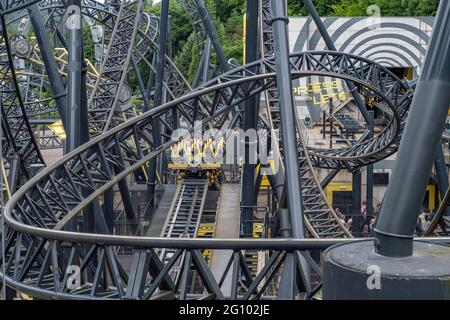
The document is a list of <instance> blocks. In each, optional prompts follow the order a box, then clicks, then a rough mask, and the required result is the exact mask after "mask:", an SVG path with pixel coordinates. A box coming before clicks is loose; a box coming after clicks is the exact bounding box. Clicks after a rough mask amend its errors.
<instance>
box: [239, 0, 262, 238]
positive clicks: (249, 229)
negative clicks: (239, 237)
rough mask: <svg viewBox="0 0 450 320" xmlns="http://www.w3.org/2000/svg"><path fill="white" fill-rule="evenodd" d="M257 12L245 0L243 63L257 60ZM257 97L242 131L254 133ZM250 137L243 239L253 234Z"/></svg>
mask: <svg viewBox="0 0 450 320" xmlns="http://www.w3.org/2000/svg"><path fill="white" fill-rule="evenodd" d="M258 11H259V4H258V1H254V0H247V14H246V22H247V23H246V26H247V37H246V46H245V56H246V60H247V61H245V63H250V62H253V61H256V60H257V59H258V43H257V38H258V37H257V36H258ZM258 98H259V96H258V95H257V96H255V97H252V98H250V99H247V100H246V101H245V112H244V131H245V132H249V131H250V130H252V131H254V132H256V131H255V130H256V121H257V120H256V119H257V116H258V109H259V103H258V102H259V101H258V100H259V99H258ZM252 136H253V135H250V136H249V137H248V140H246V141H244V161H245V162H244V168H243V172H242V189H241V190H242V195H241V199H242V205H243V208H242V210H241V222H242V223H243V226H242V227H243V229H242V230H243V233H244V236H245V237H251V236H252V233H253V222H252V220H253V208H254V207H255V204H256V203H255V199H256V198H255V197H254V194H255V168H256V166H255V164H254V163H253V164H252V163H251V162H252V161H251V160H254V159H256V155H251V154H250V150H251V149H253V150H256V148H250V145H256V144H257V143H258V141H257V137H256V135H255V137H254V138H255V139H256V141H250V139H251V138H250V137H252Z"/></svg>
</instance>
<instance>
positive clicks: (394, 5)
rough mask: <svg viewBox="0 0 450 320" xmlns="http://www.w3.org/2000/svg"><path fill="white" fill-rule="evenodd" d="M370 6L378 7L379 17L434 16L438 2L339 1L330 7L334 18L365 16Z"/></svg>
mask: <svg viewBox="0 0 450 320" xmlns="http://www.w3.org/2000/svg"><path fill="white" fill-rule="evenodd" d="M371 5H377V6H379V7H380V10H381V12H380V13H381V16H399V17H401V16H428V15H435V14H436V11H437V8H438V5H439V0H340V1H339V3H337V4H333V5H332V6H331V7H332V9H333V12H334V15H336V16H367V15H369V14H368V12H367V8H368V7H369V6H371Z"/></svg>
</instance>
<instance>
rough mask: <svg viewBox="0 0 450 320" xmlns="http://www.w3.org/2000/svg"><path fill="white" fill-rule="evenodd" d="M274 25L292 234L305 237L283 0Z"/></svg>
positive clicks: (277, 3)
mask: <svg viewBox="0 0 450 320" xmlns="http://www.w3.org/2000/svg"><path fill="white" fill-rule="evenodd" d="M272 17H273V20H272V27H273V31H274V42H275V43H274V47H275V65H276V73H277V84H278V94H279V101H280V116H281V128H282V139H283V151H284V161H285V168H286V187H287V203H288V209H289V217H290V220H291V228H292V236H293V237H294V238H303V237H304V223H303V199H302V195H301V192H300V188H301V186H300V181H299V179H298V177H299V170H298V151H297V140H296V137H297V132H296V122H295V119H296V116H295V110H294V97H293V96H292V80H291V70H290V65H289V47H288V34H287V23H288V19H287V17H286V14H285V11H284V3H283V1H279V0H278V1H277V0H272Z"/></svg>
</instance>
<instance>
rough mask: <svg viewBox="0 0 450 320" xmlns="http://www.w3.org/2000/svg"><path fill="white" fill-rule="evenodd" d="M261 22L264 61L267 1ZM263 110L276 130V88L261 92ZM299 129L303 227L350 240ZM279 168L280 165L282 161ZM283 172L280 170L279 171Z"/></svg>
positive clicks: (268, 45)
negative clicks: (327, 194)
mask: <svg viewBox="0 0 450 320" xmlns="http://www.w3.org/2000/svg"><path fill="white" fill-rule="evenodd" d="M260 8H261V9H260V10H261V14H260V16H261V22H260V45H261V52H262V53H263V54H264V57H265V58H266V59H270V57H272V56H273V52H274V48H273V30H272V23H271V21H272V16H271V12H272V10H271V3H270V0H263V1H262V2H261V3H260ZM262 68H263V72H267V71H268V70H267V68H265V67H264V65H263V66H262ZM265 99H266V108H267V112H266V115H267V118H268V121H267V122H268V123H269V124H270V127H271V129H272V130H280V129H281V125H280V106H279V103H278V92H277V90H276V88H272V89H269V90H266V91H265ZM303 131H304V130H303V128H300V127H297V132H298V139H297V145H298V150H299V152H298V159H299V165H298V167H299V174H300V177H299V180H300V186H301V193H302V195H301V196H302V199H303V206H304V211H303V212H304V214H305V224H306V227H307V229H308V231H309V233H310V234H311V236H312V237H314V238H341V237H345V238H346V237H352V235H351V233H350V232H349V231H348V229H347V227H346V226H345V225H344V223H343V222H342V221H341V219H340V218H339V217H338V216H337V215H336V213H335V212H334V210H333V207H332V206H331V205H330V203H329V202H328V199H327V197H326V195H325V194H324V192H323V190H322V188H321V187H320V183H319V181H318V179H317V176H316V174H315V172H314V167H313V166H312V163H311V161H310V157H309V154H308V150H307V148H306V144H305V142H304V141H305V136H304V132H303ZM272 141H273V145H274V149H275V150H277V154H279V155H280V158H281V157H282V155H281V154H282V148H281V147H282V146H280V144H281V140H280V141H277V139H273V140H272ZM280 162H281V165H282V163H283V162H282V161H280ZM283 171H284V170H283Z"/></svg>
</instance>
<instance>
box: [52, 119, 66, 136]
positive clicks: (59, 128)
mask: <svg viewBox="0 0 450 320" xmlns="http://www.w3.org/2000/svg"><path fill="white" fill-rule="evenodd" d="M48 128H49V129H50V130H52V131H53V133H54V134H56V135H57V136H58V137H60V138H61V140H66V131H64V126H63V124H62V120H61V119H59V120H56V121H55V122H54V123H52V124H51V125H49V126H48Z"/></svg>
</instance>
